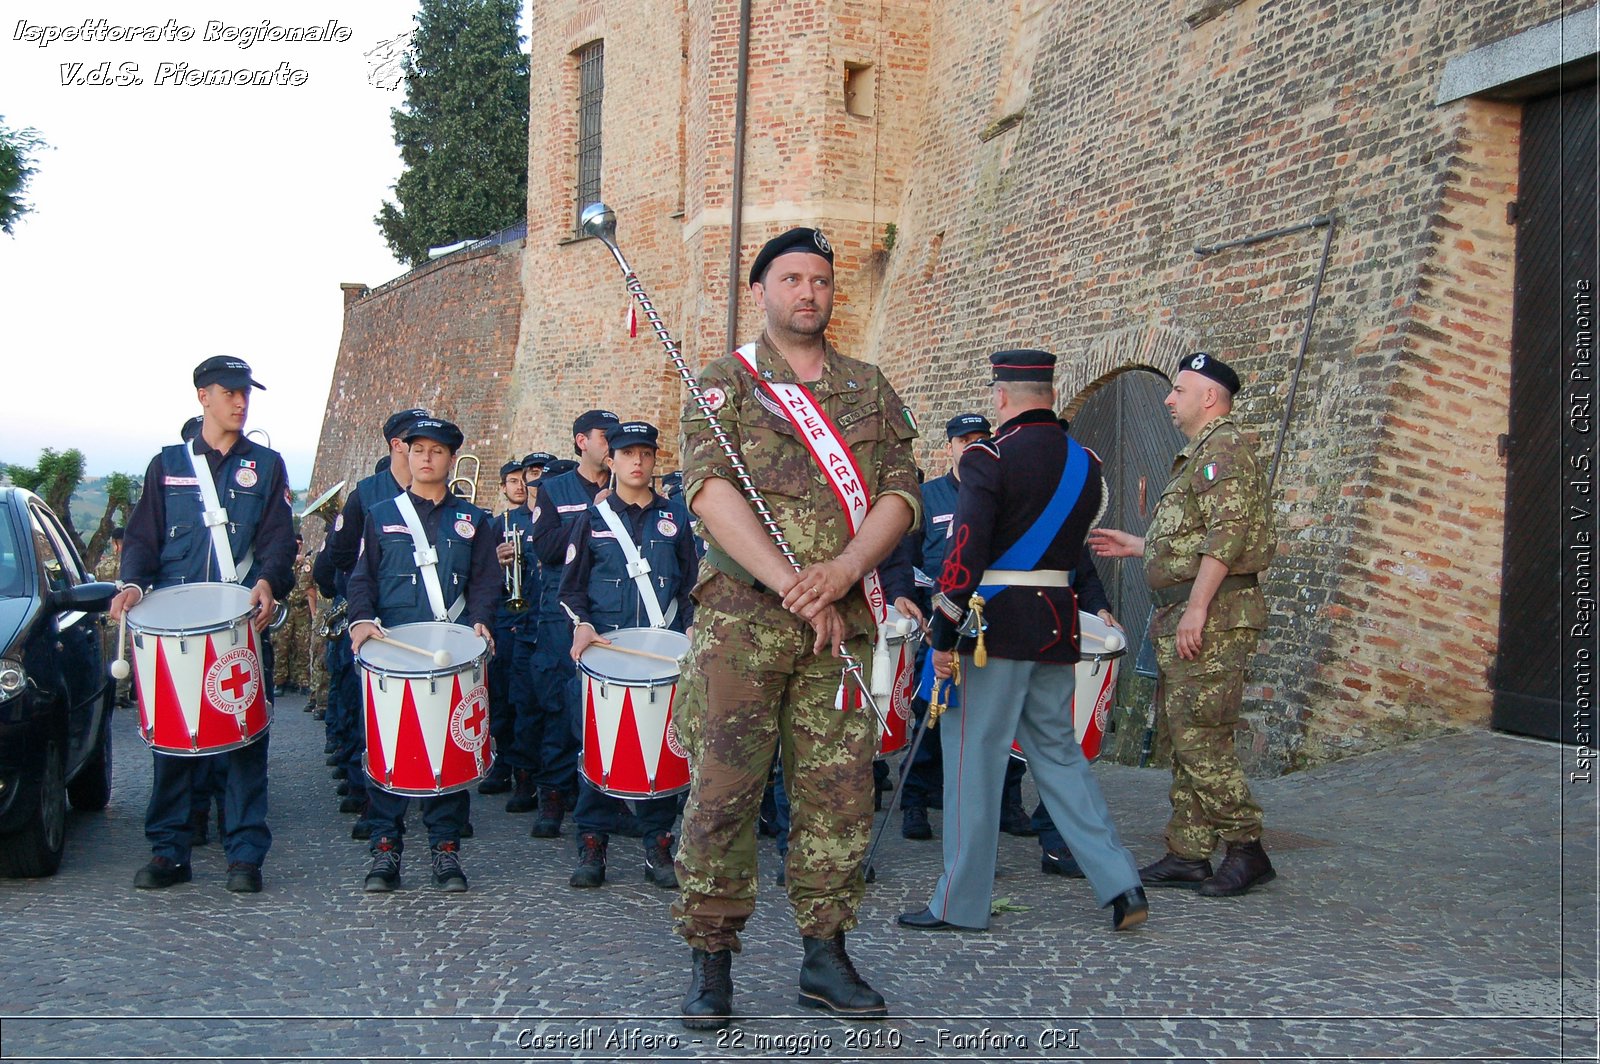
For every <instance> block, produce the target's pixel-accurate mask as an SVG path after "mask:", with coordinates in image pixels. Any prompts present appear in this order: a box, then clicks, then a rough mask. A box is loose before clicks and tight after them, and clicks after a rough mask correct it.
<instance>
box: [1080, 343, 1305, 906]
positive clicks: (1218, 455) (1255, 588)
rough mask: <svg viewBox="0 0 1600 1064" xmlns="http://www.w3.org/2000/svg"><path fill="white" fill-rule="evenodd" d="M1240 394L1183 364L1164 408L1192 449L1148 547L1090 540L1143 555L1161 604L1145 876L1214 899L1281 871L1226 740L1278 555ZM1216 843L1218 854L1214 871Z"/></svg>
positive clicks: (1107, 552) (1184, 454)
mask: <svg viewBox="0 0 1600 1064" xmlns="http://www.w3.org/2000/svg"><path fill="white" fill-rule="evenodd" d="M1238 390H1239V376H1238V374H1237V373H1235V372H1234V371H1233V370H1232V369H1231V368H1230V367H1229V366H1228V365H1227V364H1226V363H1224V362H1222V361H1220V360H1219V359H1216V358H1213V357H1212V356H1210V355H1208V354H1205V353H1204V352H1198V353H1196V354H1193V355H1190V356H1188V357H1187V358H1185V359H1183V361H1181V362H1179V363H1178V375H1177V377H1176V378H1175V379H1174V380H1173V382H1172V391H1171V392H1170V393H1169V394H1168V395H1167V398H1166V404H1167V409H1168V410H1170V411H1171V412H1172V421H1173V424H1175V425H1176V426H1177V427H1178V429H1179V431H1181V432H1182V433H1183V434H1184V435H1185V436H1188V437H1189V439H1190V441H1191V442H1190V443H1189V446H1187V447H1185V448H1184V449H1183V450H1181V451H1179V452H1178V457H1177V458H1176V459H1174V460H1173V464H1172V480H1171V481H1170V482H1169V483H1168V484H1167V487H1166V490H1165V491H1164V492H1162V495H1161V501H1160V502H1159V503H1158V504H1157V505H1156V511H1155V513H1154V515H1152V516H1151V519H1150V528H1149V531H1148V532H1147V534H1146V537H1145V538H1144V539H1141V538H1139V537H1138V536H1132V535H1129V534H1128V533H1126V532H1118V531H1114V530H1110V529H1097V530H1095V531H1094V532H1091V533H1089V543H1090V546H1091V547H1092V548H1093V549H1094V551H1095V553H1096V554H1098V555H1100V556H1101V557H1103V558H1136V557H1139V556H1140V555H1143V556H1144V560H1145V561H1144V566H1145V570H1144V571H1145V577H1146V579H1147V580H1149V582H1150V588H1151V597H1152V598H1153V599H1154V600H1155V605H1156V610H1155V613H1154V614H1153V615H1152V617H1151V620H1150V634H1151V636H1152V637H1153V638H1154V639H1155V640H1156V662H1157V665H1158V667H1159V668H1160V672H1161V676H1160V680H1159V683H1158V686H1157V688H1156V749H1157V752H1158V753H1161V752H1165V753H1168V754H1170V756H1171V758H1172V791H1171V798H1172V819H1171V820H1169V821H1168V822H1167V854H1166V856H1164V857H1162V858H1161V860H1159V861H1157V862H1156V863H1154V864H1152V865H1150V866H1148V867H1146V868H1141V869H1140V870H1139V876H1140V879H1141V880H1143V882H1144V884H1145V886H1149V887H1179V888H1183V889H1188V890H1198V891H1199V892H1200V893H1201V894H1203V895H1205V896H1206V897H1214V898H1219V897H1233V896H1235V895H1238V894H1243V893H1245V892H1246V891H1248V890H1249V889H1250V888H1251V887H1253V886H1255V885H1257V884H1259V883H1265V882H1267V881H1269V880H1271V879H1272V878H1273V877H1274V876H1275V875H1276V873H1275V872H1274V871H1273V868H1272V862H1271V861H1270V860H1268V859H1267V853H1266V851H1265V850H1264V849H1262V846H1261V830H1262V829H1261V807H1260V806H1259V805H1257V804H1256V802H1255V799H1253V798H1252V797H1251V796H1250V785H1249V784H1248V783H1247V782H1245V778H1244V770H1243V768H1242V767H1241V766H1240V764H1239V756H1238V753H1237V751H1236V750H1235V749H1234V739H1233V732H1234V727H1235V726H1236V725H1237V724H1238V722H1239V707H1240V703H1241V702H1242V701H1243V699H1244V671H1245V667H1246V666H1247V665H1248V664H1249V662H1250V655H1251V654H1253V653H1255V649H1256V643H1257V641H1258V640H1259V639H1260V637H1261V630H1262V629H1263V628H1265V627H1266V622H1267V605H1266V601H1265V600H1264V599H1263V598H1262V595H1261V587H1260V581H1259V577H1258V575H1257V574H1259V573H1261V572H1262V571H1264V570H1265V569H1266V568H1267V565H1268V564H1269V563H1270V562H1271V560H1272V554H1273V550H1274V547H1275V544H1274V541H1273V536H1272V528H1271V523H1270V520H1269V517H1268V513H1267V499H1266V492H1265V489H1264V485H1263V483H1262V479H1261V471H1260V468H1259V467H1258V466H1257V463H1256V453H1255V446H1254V443H1253V442H1252V441H1251V440H1250V439H1249V438H1247V437H1246V436H1245V435H1244V434H1242V433H1241V432H1240V431H1239V428H1238V426H1237V425H1235V424H1234V422H1233V419H1232V418H1231V417H1229V416H1228V413H1229V411H1230V410H1231V409H1232V407H1233V396H1234V394H1235V393H1237V392H1238ZM1219 839H1220V840H1222V842H1223V843H1225V844H1226V846H1227V853H1226V855H1225V856H1224V858H1223V861H1222V864H1221V866H1219V867H1218V868H1217V870H1216V874H1215V875H1213V874H1212V870H1211V860H1210V858H1211V853H1212V851H1213V850H1215V849H1216V845H1217V840H1219Z"/></svg>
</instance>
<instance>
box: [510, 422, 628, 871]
mask: <svg viewBox="0 0 1600 1064" xmlns="http://www.w3.org/2000/svg"><path fill="white" fill-rule="evenodd" d="M621 423H622V419H621V418H619V417H617V415H615V414H613V413H612V412H611V411H609V410H586V411H584V412H583V413H582V414H579V415H578V418H577V420H575V421H574V422H573V423H572V446H573V450H575V451H576V452H577V455H578V462H577V464H576V466H575V467H574V468H573V469H572V470H571V471H570V472H566V473H560V474H558V475H556V476H551V475H550V474H549V473H548V472H547V473H546V474H545V476H544V478H543V479H542V480H540V481H539V501H538V505H536V506H535V507H534V508H533V549H534V553H536V554H537V555H538V556H539V562H540V566H541V569H542V574H543V575H542V581H543V586H542V588H541V592H540V596H539V645H538V648H537V649H536V650H535V651H534V654H533V669H532V675H533V690H534V698H535V699H536V700H537V702H538V705H539V707H540V708H541V709H542V710H543V711H544V712H545V713H546V714H549V715H550V716H551V717H552V718H554V719H553V720H547V721H546V723H545V727H544V738H545V742H544V748H543V749H542V750H541V751H540V754H541V757H540V764H539V774H538V780H537V783H538V788H539V815H538V818H537V819H536V820H534V822H533V829H532V831H531V832H530V834H532V835H533V837H534V838H536V839H553V838H555V837H556V836H558V835H560V834H561V819H562V817H564V816H565V815H566V812H567V810H568V809H570V808H571V807H572V805H573V804H575V802H576V800H577V789H578V737H577V733H576V732H574V731H572V729H571V727H570V724H571V722H572V721H573V720H575V719H576V718H577V715H578V671H577V669H576V668H575V667H574V666H573V664H572V657H571V651H572V622H571V621H570V620H568V619H567V615H566V613H565V612H564V611H563V610H562V609H561V602H560V600H561V571H562V569H563V567H564V566H565V564H566V554H567V543H568V541H569V540H570V539H571V534H572V523H573V522H574V521H575V520H577V518H578V515H579V514H581V513H583V512H584V511H585V510H587V509H588V508H589V507H590V505H591V504H593V502H594V499H595V496H596V495H598V494H600V491H601V489H603V488H605V487H606V485H607V484H608V483H609V481H610V479H611V474H610V471H609V470H608V469H607V468H606V458H607V456H609V455H610V453H611V449H610V445H609V444H607V443H606V431H607V430H608V429H611V428H614V427H616V426H617V425H620V424H621ZM557 721H559V722H560V724H558V725H557V726H555V727H551V724H552V723H555V722H557ZM562 725H566V726H567V727H565V728H564V727H563V726H562Z"/></svg>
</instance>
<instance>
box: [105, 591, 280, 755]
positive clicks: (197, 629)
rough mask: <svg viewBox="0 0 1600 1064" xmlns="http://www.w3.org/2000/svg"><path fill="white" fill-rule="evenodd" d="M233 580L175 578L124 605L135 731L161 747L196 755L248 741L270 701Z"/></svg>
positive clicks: (260, 728)
mask: <svg viewBox="0 0 1600 1064" xmlns="http://www.w3.org/2000/svg"><path fill="white" fill-rule="evenodd" d="M251 612H252V610H251V606H250V592H249V590H248V589H246V588H243V587H240V586H239V585H238V584H221V583H201V584H179V585H177V586H176V587H168V588H162V589H161V590H160V591H152V592H150V593H149V594H148V595H146V596H145V597H144V598H142V599H140V600H139V604H138V605H137V606H134V607H133V608H132V609H131V610H129V611H128V631H129V632H130V633H131V634H132V642H133V669H134V676H135V677H136V678H137V687H138V695H139V735H140V737H141V738H142V739H144V741H145V742H147V743H149V744H150V746H151V747H152V748H153V749H155V750H158V751H160V752H161V753H164V754H175V755H177V756H179V757H199V756H201V755H204V754H217V753H221V752H223V751H225V750H233V749H236V748H238V747H241V746H244V745H246V744H247V743H252V742H254V741H255V740H257V739H259V738H261V736H263V735H265V734H266V733H267V727H268V726H269V725H270V724H271V723H272V702H271V700H270V698H269V697H268V692H267V690H266V685H265V684H264V683H263V678H262V672H261V656H260V647H259V645H258V643H257V642H256V640H257V635H256V631H255V629H254V628H252V627H251V626H250V615H251Z"/></svg>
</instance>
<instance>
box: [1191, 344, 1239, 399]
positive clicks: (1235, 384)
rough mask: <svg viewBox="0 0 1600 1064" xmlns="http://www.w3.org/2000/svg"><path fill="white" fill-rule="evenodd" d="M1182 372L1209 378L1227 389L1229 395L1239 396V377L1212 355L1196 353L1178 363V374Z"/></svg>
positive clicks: (1231, 368) (1230, 367)
mask: <svg viewBox="0 0 1600 1064" xmlns="http://www.w3.org/2000/svg"><path fill="white" fill-rule="evenodd" d="M1184 370H1188V371H1189V372H1191V373H1198V374H1200V376H1202V377H1209V378H1210V379H1212V380H1214V381H1216V382H1217V383H1218V384H1220V385H1222V386H1223V387H1224V388H1226V389H1228V394H1229V395H1238V394H1239V375H1238V374H1237V373H1235V372H1234V371H1233V367H1232V366H1230V365H1228V364H1227V363H1226V362H1224V361H1222V359H1220V358H1217V357H1216V356H1214V355H1209V354H1207V353H1206V352H1204V351H1196V352H1195V353H1194V354H1192V355H1189V356H1187V357H1185V358H1183V359H1182V360H1180V361H1179V362H1178V372H1179V373H1182V372H1183V371H1184Z"/></svg>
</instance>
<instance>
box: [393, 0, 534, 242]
mask: <svg viewBox="0 0 1600 1064" xmlns="http://www.w3.org/2000/svg"><path fill="white" fill-rule="evenodd" d="M519 8H520V0H422V10H421V11H420V12H419V13H418V14H417V29H416V33H415V35H414V36H413V38H412V47H411V49H410V51H408V52H407V55H406V63H405V70H406V104H405V107H403V108H398V109H396V110H394V111H392V112H390V114H391V117H392V119H393V121H394V142H395V144H396V145H397V146H399V148H400V158H401V161H402V162H403V163H404V164H405V171H404V172H403V173H402V174H401V175H400V179H399V181H398V182H396V184H395V198H396V199H397V200H399V205H398V206H396V205H395V204H392V203H387V202H386V203H384V205H383V206H382V208H381V209H380V210H379V211H378V215H377V217H376V218H375V219H374V221H375V222H377V224H378V228H379V229H381V230H382V231H383V238H384V240H385V242H386V243H388V245H389V247H390V249H391V250H392V251H393V252H394V253H395V254H396V255H397V256H399V257H400V258H402V259H404V260H405V261H406V262H408V263H410V264H411V265H413V266H417V265H421V264H422V263H424V262H426V261H427V259H428V249H429V248H430V247H440V246H443V245H446V244H454V243H456V242H458V241H461V240H466V239H470V238H474V237H483V236H488V235H489V234H490V233H493V232H496V231H498V230H500V229H504V228H506V227H507V226H509V225H512V224H513V223H515V222H516V221H518V220H519V219H521V218H522V217H524V216H525V215H526V213H527V202H528V56H527V54H526V53H525V52H523V50H522V37H521V35H520V34H518V32H517V15H518V11H519Z"/></svg>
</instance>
